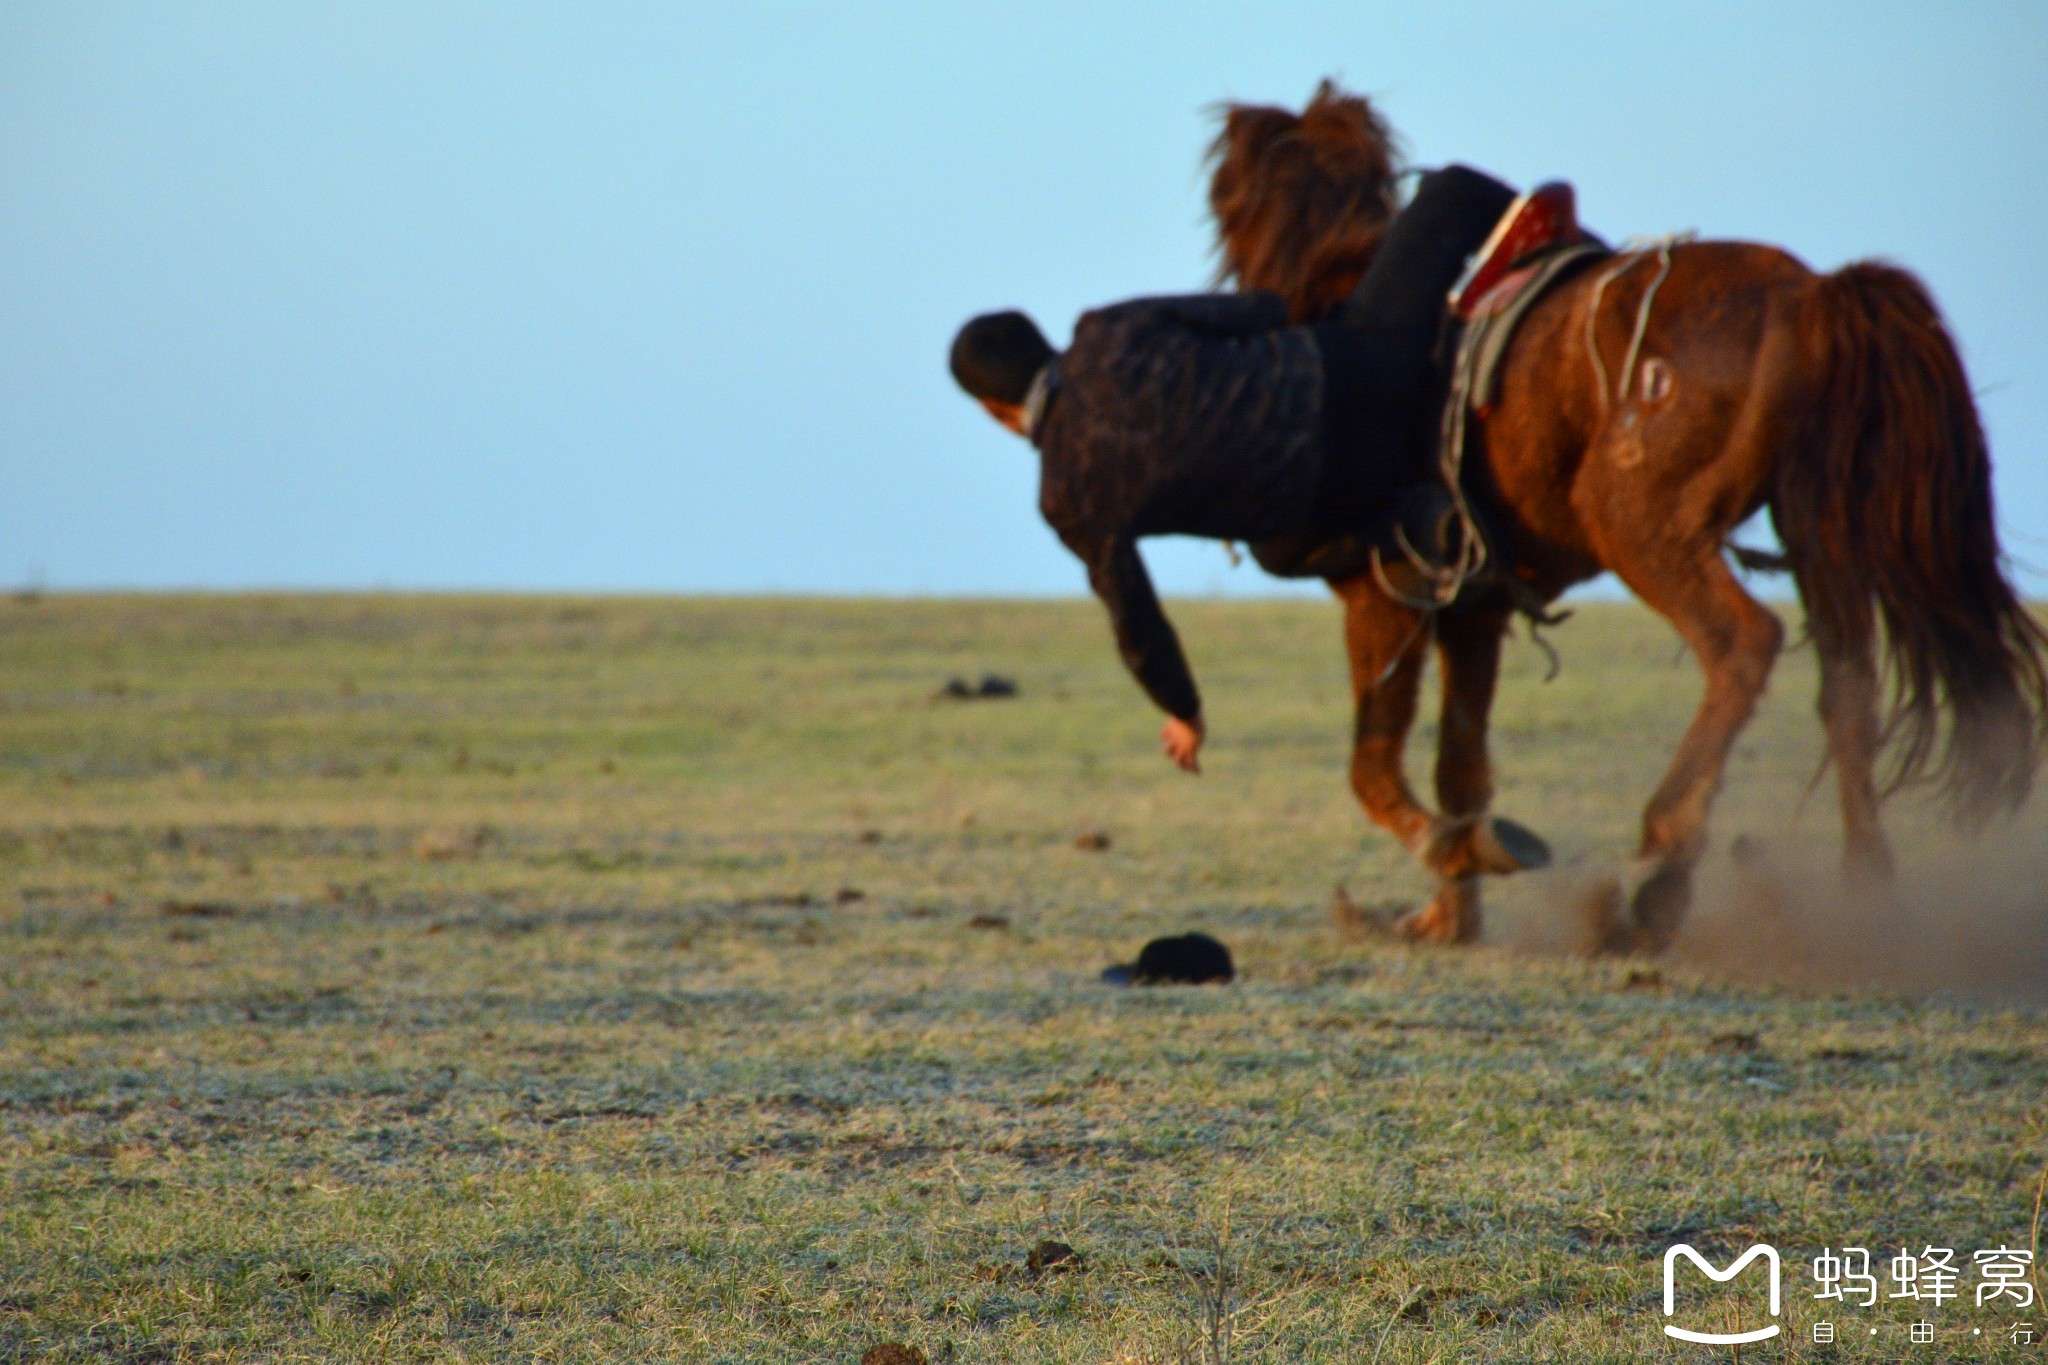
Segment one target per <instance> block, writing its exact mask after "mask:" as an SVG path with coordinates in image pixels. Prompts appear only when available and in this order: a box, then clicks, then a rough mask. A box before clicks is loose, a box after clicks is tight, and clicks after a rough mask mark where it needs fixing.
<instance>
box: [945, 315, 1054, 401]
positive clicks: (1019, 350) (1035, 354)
mask: <svg viewBox="0 0 2048 1365" xmlns="http://www.w3.org/2000/svg"><path fill="white" fill-rule="evenodd" d="M1052 357H1053V350H1052V344H1051V343H1050V342H1048V341H1047V340H1046V339H1045V333H1043V332H1041V331H1039V330H1038V324H1037V323H1035V322H1033V321H1032V320H1031V319H1030V318H1028V317H1026V316H1025V315H1024V314H1022V313H1019V312H1015V311H1011V312H1005V313H983V314H982V315H981V316H980V317H978V318H975V319H974V320H973V321H971V322H969V323H968V324H967V325H966V326H965V327H962V328H961V329H960V331H959V332H958V333H957V334H956V335H955V336H954V337H953V353H952V355H951V356H950V357H949V363H950V364H951V366H952V369H953V378H954V379H955V380H956V381H958V383H959V385H960V387H961V388H963V389H965V390H967V392H968V393H970V394H972V395H973V396H974V397H976V398H992V399H994V400H995V401H996V402H998V403H1021V402H1023V401H1024V397H1025V395H1026V394H1028V393H1030V392H1031V381H1032V380H1033V379H1034V378H1036V377H1037V375H1038V372H1039V371H1040V370H1042V369H1044V368H1045V362H1046V361H1048V360H1051V359H1052Z"/></svg>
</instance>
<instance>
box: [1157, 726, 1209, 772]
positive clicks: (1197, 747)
mask: <svg viewBox="0 0 2048 1365" xmlns="http://www.w3.org/2000/svg"><path fill="white" fill-rule="evenodd" d="M1202 733H1203V732H1202V718H1201V717H1200V716H1197V717H1195V719H1193V720H1191V721H1190V720H1182V719H1181V718H1180V717H1179V716H1168V717H1167V718H1166V728H1165V729H1163V730H1161V731H1160V732H1159V738H1160V739H1162V740H1164V741H1165V742H1166V756H1167V757H1168V758H1170V759H1172V760H1173V761H1174V762H1175V763H1176V764H1178V765H1180V767H1182V768H1184V769H1186V770H1187V771H1188V772H1191V773H1199V772H1201V771H1202V765H1201V763H1200V762H1198V761H1197V759H1196V756H1197V755H1198V754H1200V753H1201V752H1202Z"/></svg>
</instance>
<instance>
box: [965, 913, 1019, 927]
mask: <svg viewBox="0 0 2048 1365" xmlns="http://www.w3.org/2000/svg"><path fill="white" fill-rule="evenodd" d="M967 927H968V928H970V929H1007V928H1009V927H1010V917H1009V916H1008V915H976V916H975V917H974V918H972V919H970V920H968V921H967Z"/></svg>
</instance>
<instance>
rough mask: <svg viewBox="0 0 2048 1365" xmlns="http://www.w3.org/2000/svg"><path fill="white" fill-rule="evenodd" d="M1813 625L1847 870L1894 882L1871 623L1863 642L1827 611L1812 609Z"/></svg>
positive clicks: (1855, 875)
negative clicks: (1881, 819) (1880, 779)
mask: <svg viewBox="0 0 2048 1365" xmlns="http://www.w3.org/2000/svg"><path fill="white" fill-rule="evenodd" d="M1866 609H1867V608H1866ZM1808 621H1809V629H1810V630H1811V631H1812V633H1813V644H1814V649H1815V651H1816V652H1817V653H1818V654H1819V655H1820V719H1821V724H1822V725H1824V726H1825V727H1826V728H1827V735H1828V756H1829V758H1831V759H1832V760H1833V761H1834V765H1835V781H1836V783H1837V785H1838V786H1839V787H1840V789H1841V794H1842V836H1843V843H1842V863H1843V867H1844V870H1845V871H1846V872H1847V873H1848V874H1849V876H1850V877H1851V878H1852V879H1858V878H1862V879H1879V880H1884V879H1889V878H1890V877H1891V875H1892V850H1891V845H1890V844H1889V843H1887V842H1886V841H1885V837H1884V826H1883V825H1881V824H1879V823H1878V818H1877V807H1878V795H1877V783H1876V781H1875V780H1874V779H1873V778H1872V777H1871V770H1872V768H1873V767H1874V766H1875V765H1876V760H1877V750H1878V745H1879V742H1880V736H1879V733H1878V724H1877V692H1878V681H1877V645H1876V640H1875V639H1874V638H1873V636H1872V634H1871V631H1870V629H1869V628H1868V627H1869V625H1870V624H1872V623H1868V622H1866V628H1865V629H1864V630H1863V632H1862V640H1861V642H1860V644H1859V643H1858V642H1857V641H1856V640H1855V639H1854V638H1852V634H1853V633H1852V632H1849V631H1844V630H1843V629H1842V628H1841V626H1840V625H1839V624H1838V623H1836V622H1834V621H1831V620H1829V619H1827V618H1826V615H1825V614H1824V613H1818V612H1812V611H1811V610H1809V612H1808Z"/></svg>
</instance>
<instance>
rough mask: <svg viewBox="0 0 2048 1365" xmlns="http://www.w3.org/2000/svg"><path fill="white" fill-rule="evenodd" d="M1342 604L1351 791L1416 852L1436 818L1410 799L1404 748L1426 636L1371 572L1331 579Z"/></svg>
mask: <svg viewBox="0 0 2048 1365" xmlns="http://www.w3.org/2000/svg"><path fill="white" fill-rule="evenodd" d="M1330 587H1331V590H1332V591H1333V592H1335V593H1336V594H1337V596H1338V597H1339V598H1341V599H1342V600H1343V603H1344V645H1345V650H1346V653H1347V654H1348V655H1349V657H1350V663H1351V700H1352V707H1353V715H1354V717H1355V719H1354V721H1353V726H1352V733H1351V790H1352V791H1353V792H1354V793H1355V794H1356V795H1357V797H1358V803H1359V805H1361V806H1363V807H1364V808H1365V813H1366V816H1367V818H1368V819H1370V820H1371V821H1372V822H1373V823H1374V824H1376V825H1378V826H1379V827H1380V828H1381V829H1384V830H1385V831H1387V833H1389V834H1391V835H1393V836H1394V837H1395V838H1396V839H1399V840H1400V841H1401V843H1402V845H1403V846H1404V847H1406V848H1408V849H1411V850H1413V851H1415V852H1416V853H1418V854H1419V853H1421V852H1422V851H1423V850H1424V849H1425V848H1427V847H1428V844H1429V839H1430V834H1431V832H1432V830H1433V829H1434V828H1435V826H1436V820H1435V818H1434V817H1433V816H1432V815H1431V814H1430V813H1429V811H1428V810H1427V809H1425V808H1424V807H1423V805H1422V803H1421V802H1420V801H1417V800H1416V799H1415V793H1414V791H1413V790H1411V789H1410V788H1409V786H1408V778H1407V775H1406V774H1405V773H1404V772H1403V771H1402V766H1401V754H1402V750H1403V749H1404V748H1405V747H1406V745H1407V742H1408V730H1409V727H1410V726H1412V725H1413V724H1414V723H1415V694H1416V691H1417V689H1418V687H1419V685H1420V683H1421V679H1422V659H1423V650H1424V647H1425V646H1426V645H1427V643H1428V641H1427V639H1426V638H1425V636H1426V632H1425V630H1424V629H1423V622H1422V618H1421V616H1420V615H1419V614H1417V613H1416V612H1413V611H1410V610H1409V609H1408V608H1406V607H1403V606H1401V605H1400V604H1399V603H1397V602H1394V601H1393V600H1391V599H1390V598H1388V597H1387V595H1386V594H1385V593H1383V592H1381V591H1380V589H1379V586H1378V585H1377V584H1376V583H1374V582H1373V581H1372V580H1371V579H1370V578H1364V577H1361V578H1350V579H1342V580H1339V581H1337V582H1334V583H1332V584H1331V585H1330Z"/></svg>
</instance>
